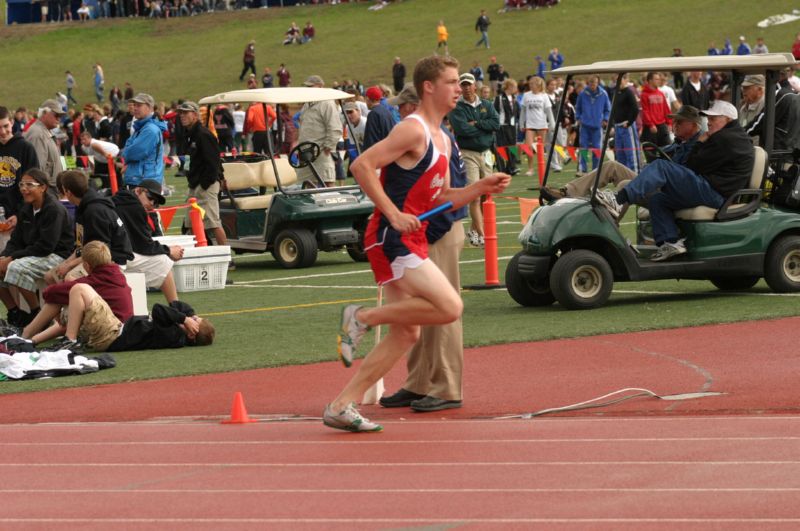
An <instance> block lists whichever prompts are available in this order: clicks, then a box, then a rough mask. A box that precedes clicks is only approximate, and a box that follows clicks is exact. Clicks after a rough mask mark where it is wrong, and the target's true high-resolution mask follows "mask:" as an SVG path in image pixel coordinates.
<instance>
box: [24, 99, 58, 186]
mask: <svg viewBox="0 0 800 531" xmlns="http://www.w3.org/2000/svg"><path fill="white" fill-rule="evenodd" d="M63 115H64V110H63V109H62V107H61V105H59V104H58V102H57V101H56V100H45V101H44V103H42V105H41V106H40V107H39V111H38V112H37V113H36V116H37V120H36V121H35V122H34V123H33V125H31V126H30V128H28V130H27V131H26V132H25V135H24V136H25V140H27V141H28V142H30V143H31V144H33V148H34V149H35V150H36V158H38V159H39V169H40V170H42V171H44V172H45V173H46V174H47V178H48V180H49V181H50V186H55V185H56V175H58V174H59V173H61V172H62V171H64V167H63V166H62V165H61V154H60V153H59V152H58V146H57V145H56V141H55V139H54V138H53V133H52V130H53V129H55V128H57V127H58V124H59V121H60V120H61V117H62V116H63Z"/></svg>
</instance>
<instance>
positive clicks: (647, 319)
mask: <svg viewBox="0 0 800 531" xmlns="http://www.w3.org/2000/svg"><path fill="white" fill-rule="evenodd" d="M568 168H574V164H571V165H570V166H568ZM573 171H574V169H570V170H567V171H565V172H564V173H562V174H557V175H556V176H555V177H554V178H553V180H554V182H555V183H560V182H564V181H566V180H567V179H568V178H570V177H572V176H574V174H573ZM530 179H531V178H530V177H528V178H517V179H516V180H515V181H514V183H513V184H512V187H511V189H510V190H509V193H508V195H510V196H522V197H534V195H533V194H534V193H535V192H532V191H530V190H528V189H527V188H528V187H529V186H530V185H531V184H533V183H532V182H531V180H530ZM167 182H168V183H170V184H173V185H175V186H176V187H177V188H178V190H179V192H178V193H177V194H176V195H175V196H172V197H171V198H169V203H168V204H178V203H181V202H182V201H183V199H184V196H183V195H182V190H185V186H186V185H185V179H181V178H177V177H174V176H173V175H172V172H170V173H169V176H168V177H167ZM497 218H498V219H497V221H498V233H499V247H500V251H499V254H500V261H499V264H500V271H501V279H502V276H503V272H504V271H505V266H506V264H507V262H508V259H509V258H510V257H511V256H512V255H513V254H514V253H516V252H517V251H518V250H519V244H518V242H517V234H518V233H519V231H520V228H521V223H520V216H519V208H518V205H517V203H516V202H514V201H511V200H503V199H499V200H498V213H497ZM180 221H181V219H180V217H179V216H176V219H175V220H174V221H173V222H172V229H171V230H170V233H177V231H176V227H177V226H179V225H180ZM624 221H626V222H627V223H624V224H623V225H622V227H623V229H624V230H625V231H626V232H628V233H629V237H631V238H633V237H634V235H633V229H634V227H633V224H632V221H633V215H632V213H631V214H629V215H628V216H626V219H625V220H624ZM461 259H462V262H463V263H462V267H461V272H462V283H463V284H464V285H470V284H481V283H483V279H484V271H483V251H482V250H479V249H476V248H471V247H467V248H465V250H464V252H463V253H462V257H461ZM235 260H236V264H237V270H236V271H234V272H231V273H229V278H231V279H232V280H233V281H234V284H233V285H230V286H227V287H226V288H225V289H224V290H217V291H205V292H193V293H185V294H182V295H181V297H182V298H183V299H184V300H186V301H187V302H189V303H190V304H192V305H193V306H194V307H195V308H196V309H197V310H198V312H199V313H200V314H202V315H205V316H207V317H209V318H210V319H211V320H212V321H213V322H214V324H215V326H216V327H217V330H218V335H217V341H216V343H215V344H214V346H213V347H206V348H183V349H179V350H164V351H148V352H128V353H119V354H115V357H116V358H117V361H118V367H117V368H115V369H113V370H108V371H104V372H100V373H96V374H93V375H86V376H79V377H65V378H56V379H53V380H44V381H32V382H5V383H3V384H2V385H0V393H9V392H21V391H33V390H42V389H53V388H62V387H72V386H84V385H96V384H102V383H114V382H126V381H134V380H143V379H151V378H163V377H168V376H179V375H189V374H200V373H216V372H227V371H236V370H242V369H254V368H260V367H274V366H279V365H287V364H303V363H313V362H318V361H331V360H335V359H336V344H335V341H336V340H335V336H336V331H337V328H338V323H339V312H340V309H341V307H342V305H344V304H347V303H351V302H361V303H363V304H374V301H375V296H376V289H375V286H374V284H373V280H372V274H371V272H370V271H369V268H368V265H367V264H364V263H355V262H353V261H352V260H351V259H350V258H349V257H348V256H347V254H346V253H344V252H341V253H320V257H319V261H318V262H317V264H316V265H315V266H314V267H313V268H309V269H300V270H297V269H295V270H284V269H282V268H280V267H279V266H278V265H277V263H276V262H275V261H274V260H273V259H272V256H271V255H269V254H263V255H254V254H249V255H238V256H236V258H235ZM463 297H464V301H465V304H466V309H465V314H464V339H465V344H466V345H467V346H478V345H489V344H495V343H507V342H521V341H536V340H543V339H553V338H560V337H575V336H586V335H594V334H605V333H615V332H627V331H639V330H651V329H658V328H671V327H678V326H696V325H701V324H707V323H717V322H732V321H740V320H750V319H767V318H773V317H783V316H791V315H796V314H797V301H798V299H797V297H795V296H778V295H774V294H772V293H770V291H769V289H768V288H767V287H766V285H765V284H764V283H763V281H762V282H760V283H759V284H758V285H757V286H756V287H755V288H754V289H752V290H750V291H749V292H747V293H740V294H731V293H721V292H719V291H717V290H716V288H714V287H713V286H712V285H711V283H710V282H701V281H659V282H642V283H617V284H616V285H615V290H614V293H613V294H612V296H611V299H610V301H609V303H608V304H607V305H606V306H604V307H602V308H599V309H596V310H592V311H584V312H570V311H565V310H562V309H561V308H560V307H559V306H558V305H553V306H551V307H547V308H523V307H520V306H518V305H517V304H516V303H515V302H514V301H513V300H512V299H511V298H510V296H509V295H508V293H506V291H505V290H492V291H485V290H476V291H465V292H464V293H463ZM148 299H149V303H150V304H151V305H152V304H153V303H155V302H161V301H163V298H162V296H161V295H160V294H157V293H151V294H149V295H148ZM698 347H699V348H701V347H702V346H701V345H699V346H698ZM532 354H533V353H532Z"/></svg>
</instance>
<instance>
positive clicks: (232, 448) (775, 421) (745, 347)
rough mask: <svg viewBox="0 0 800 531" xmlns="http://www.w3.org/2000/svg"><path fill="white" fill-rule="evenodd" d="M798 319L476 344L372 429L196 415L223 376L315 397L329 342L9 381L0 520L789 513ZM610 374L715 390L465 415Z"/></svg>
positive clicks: (590, 383)
mask: <svg viewBox="0 0 800 531" xmlns="http://www.w3.org/2000/svg"><path fill="white" fill-rule="evenodd" d="M798 326H800V319H798V318H793V319H782V320H774V321H758V322H749V323H736V324H731V325H717V326H708V327H698V328H689V329H680V330H665V331H658V332H643V333H637V334H625V335H608V336H595V337H590V338H580V339H571V340H558V341H549V342H541V343H530V344H512V345H502V346H497V347H487V348H481V349H472V350H470V351H468V352H467V353H466V356H467V372H466V374H465V407H464V408H463V409H461V410H451V411H447V412H442V413H436V414H428V415H425V414H414V413H410V412H409V411H408V410H384V409H381V408H379V407H376V406H369V407H365V408H363V411H364V413H365V414H366V415H368V416H370V417H373V418H377V419H380V420H381V421H382V422H383V423H384V425H385V427H386V431H385V432H384V433H381V434H360V435H353V434H347V433H340V432H334V431H332V430H328V429H326V428H324V427H323V426H322V425H321V423H320V422H319V421H318V420H309V421H294V422H264V421H262V422H259V423H255V424H248V425H241V426H228V425H220V424H218V423H216V422H213V421H209V420H205V421H204V420H196V419H198V418H202V417H212V416H217V417H219V416H224V415H225V414H226V413H227V411H228V408H229V407H230V403H231V399H232V396H233V392H234V391H242V392H243V393H244V395H245V398H246V401H247V405H248V409H249V411H250V413H251V414H255V415H257V416H259V418H261V419H266V418H273V417H274V416H280V415H281V414H296V415H307V416H318V415H319V414H320V412H321V409H322V407H323V405H324V403H325V402H326V400H328V399H330V397H332V396H333V395H335V394H336V392H337V391H338V390H339V388H340V387H341V386H342V385H343V384H344V382H345V381H346V379H347V378H348V377H349V376H350V374H351V372H350V371H348V370H345V369H343V368H341V366H339V365H338V364H335V363H325V364H317V365H310V366H304V367H287V368H280V369H268V370H260V371H247V372H243V373H235V374H223V375H211V376H199V377H191V378H173V379H167V380H160V381H151V382H138V383H131V384H120V385H110V386H100V387H94V388H84V389H71V390H63V391H53V392H42V393H30V394H19V395H3V396H0V419H1V421H2V422H3V423H4V424H5V425H0V440H1V441H2V448H3V450H4V455H3V457H4V459H2V460H0V477H2V483H0V485H1V486H0V507H2V511H0V529H4V530H5V529H12V528H13V529H52V528H54V527H55V526H56V525H57V526H58V528H59V529H165V528H169V529H215V530H216V529H245V528H246V529H267V528H269V529H287V528H288V529H352V528H366V529H387V528H392V529H397V528H404V529H407V528H414V527H421V528H425V529H449V528H451V527H455V526H459V527H466V528H469V529H485V528H489V529H500V528H502V529H508V528H512V529H514V528H518V529H530V528H541V529H553V528H558V529H562V528H567V529H572V528H591V529H676V528H698V527H702V528H703V529H756V528H757V529H797V528H798V527H800V457H798V456H800V411H798V401H797V396H798V393H797V386H796V384H795V380H796V378H795V377H794V375H795V374H797V373H798V369H800V358H799V357H798V356H797V355H796V352H795V348H794V345H793V341H792V339H793V338H792V337H791V336H792V335H793V334H792V331H793V330H796V329H798ZM403 376H404V371H403V370H402V368H398V369H396V370H395V371H394V372H393V373H392V374H391V375H390V377H389V378H388V379H387V387H388V389H389V390H393V389H395V388H396V387H397V386H399V385H400V384H401V383H402V379H403ZM4 385H13V383H8V384H4ZM622 387H646V388H649V389H651V390H653V391H655V392H656V393H659V394H670V393H684V392H698V391H717V392H723V393H726V394H724V395H721V396H718V397H712V398H702V399H695V400H688V401H682V402H666V401H659V400H656V399H636V400H632V401H629V402H625V403H623V404H619V405H617V406H614V407H610V408H604V409H602V410H589V411H584V412H579V413H571V414H570V415H571V416H570V417H563V416H562V417H560V418H558V417H544V418H537V419H534V420H503V421H501V420H475V418H476V417H482V416H493V415H500V414H504V413H522V412H530V411H534V410H539V409H543V408H546V407H552V406H557V405H565V404H570V403H574V402H579V401H582V400H586V399H588V398H592V397H595V396H598V395H601V394H604V393H607V392H609V391H613V390H616V389H619V388H622ZM777 413H782V414H777ZM577 415H579V416H577ZM170 417H172V418H171V419H169V420H161V421H157V422H152V421H151V422H131V421H134V420H144V419H153V418H161V419H167V418H170ZM192 419H195V420H192ZM98 421H111V422H108V423H106V422H98ZM37 422H50V423H53V424H34V423H37ZM86 422H89V423H86Z"/></svg>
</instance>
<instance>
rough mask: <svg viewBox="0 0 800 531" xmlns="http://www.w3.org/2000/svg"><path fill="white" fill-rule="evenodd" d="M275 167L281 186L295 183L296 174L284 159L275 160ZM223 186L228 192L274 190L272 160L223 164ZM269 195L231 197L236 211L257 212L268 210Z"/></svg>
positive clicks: (275, 186) (287, 160)
mask: <svg viewBox="0 0 800 531" xmlns="http://www.w3.org/2000/svg"><path fill="white" fill-rule="evenodd" d="M275 165H276V166H277V168H278V172H279V173H280V179H281V186H289V185H292V184H295V183H296V182H297V173H295V171H294V168H292V166H291V165H290V164H289V159H287V158H286V157H281V158H276V159H275ZM222 167H223V168H224V170H225V184H226V186H227V188H228V191H229V192H231V194H232V193H233V192H235V191H236V190H246V189H249V188H257V189H261V188H268V189H274V188H277V186H278V181H277V179H276V178H275V171H274V170H273V167H272V160H262V161H258V162H225V163H223V164H222ZM272 195H273V194H271V193H266V194H259V195H251V196H247V197H233V202H234V204H235V205H236V208H237V209H238V210H257V209H262V208H263V209H266V208H269V205H270V203H272Z"/></svg>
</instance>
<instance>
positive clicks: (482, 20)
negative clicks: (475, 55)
mask: <svg viewBox="0 0 800 531" xmlns="http://www.w3.org/2000/svg"><path fill="white" fill-rule="evenodd" d="M489 24H491V22H490V21H489V17H488V16H486V10H485V9H481V15H480V16H479V17H478V20H477V22H475V31H480V32H481V38H480V39H479V40H478V42H476V43H475V46H480V45H481V44H483V45H485V46H486V48H487V49H488V48H489Z"/></svg>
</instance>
